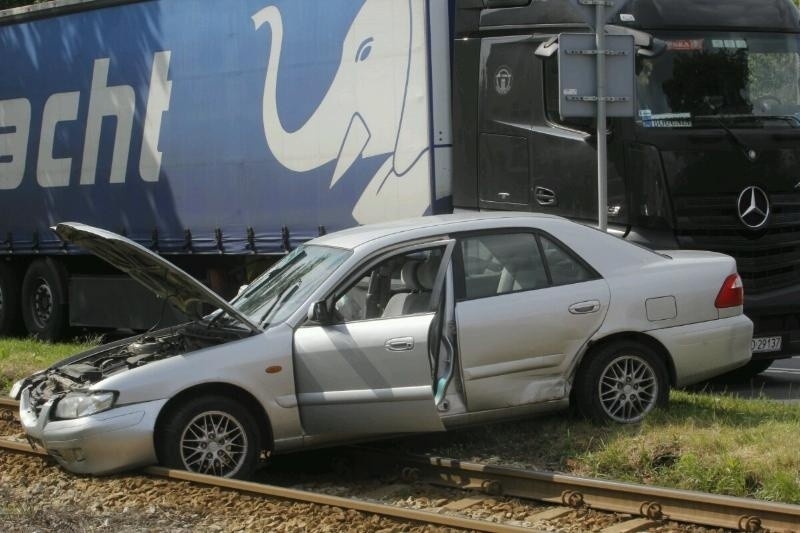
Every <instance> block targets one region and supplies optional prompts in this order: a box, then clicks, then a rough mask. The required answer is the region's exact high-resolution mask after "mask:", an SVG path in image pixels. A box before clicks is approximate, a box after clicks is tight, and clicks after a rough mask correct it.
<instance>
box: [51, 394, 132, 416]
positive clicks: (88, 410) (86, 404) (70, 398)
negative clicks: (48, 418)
mask: <svg viewBox="0 0 800 533" xmlns="http://www.w3.org/2000/svg"><path fill="white" fill-rule="evenodd" d="M116 399H117V395H116V393H114V392H109V391H98V392H70V393H69V394H67V395H66V396H64V397H63V398H61V399H60V400H58V403H57V404H56V413H55V414H56V418H80V417H82V416H89V415H93V414H95V413H100V412H102V411H106V410H108V409H111V408H112V407H114V402H115V401H116Z"/></svg>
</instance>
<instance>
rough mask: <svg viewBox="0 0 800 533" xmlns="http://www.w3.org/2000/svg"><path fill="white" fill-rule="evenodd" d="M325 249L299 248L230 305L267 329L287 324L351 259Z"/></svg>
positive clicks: (340, 253) (343, 253)
mask: <svg viewBox="0 0 800 533" xmlns="http://www.w3.org/2000/svg"><path fill="white" fill-rule="evenodd" d="M350 253H351V252H350V251H348V250H342V249H340V248H330V247H328V246H313V245H312V246H300V247H299V248H296V249H295V250H294V251H293V252H291V253H290V254H289V255H287V256H286V257H284V258H283V259H281V260H280V261H279V262H278V263H276V264H275V265H274V266H273V267H272V268H270V269H269V270H267V271H266V272H265V273H264V274H262V275H261V276H259V277H258V278H257V279H256V280H255V281H254V282H253V283H251V284H250V285H248V287H247V288H246V289H245V290H244V292H242V293H241V294H240V295H239V296H237V297H236V298H235V299H234V300H233V302H231V305H232V306H233V307H234V308H235V309H236V310H237V311H239V312H240V313H242V314H243V315H245V316H247V317H248V318H249V319H250V320H251V321H252V322H255V323H256V324H260V325H262V326H266V325H269V324H275V323H278V322H282V321H284V320H286V319H287V318H288V317H289V316H290V315H292V314H293V313H294V312H295V311H297V309H298V307H300V305H302V304H303V302H305V301H306V299H308V297H309V296H310V295H311V293H312V292H314V291H315V290H316V289H317V288H318V287H319V286H320V285H321V284H322V282H324V281H325V280H327V279H328V278H329V277H330V276H331V275H332V274H333V273H334V272H335V271H336V269H337V268H339V266H340V265H341V264H342V263H343V262H344V261H345V259H347V258H348V257H349V256H350Z"/></svg>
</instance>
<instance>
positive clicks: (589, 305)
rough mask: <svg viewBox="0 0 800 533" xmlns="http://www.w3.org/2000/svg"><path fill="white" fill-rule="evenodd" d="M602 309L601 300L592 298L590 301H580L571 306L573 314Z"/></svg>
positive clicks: (584, 313) (583, 313)
mask: <svg viewBox="0 0 800 533" xmlns="http://www.w3.org/2000/svg"><path fill="white" fill-rule="evenodd" d="M599 310H600V302H598V301H597V300H591V301H588V302H578V303H576V304H572V305H570V306H569V312H570V313H572V314H573V315H588V314H590V313H596V312H598V311H599Z"/></svg>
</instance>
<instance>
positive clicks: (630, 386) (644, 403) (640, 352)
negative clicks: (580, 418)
mask: <svg viewBox="0 0 800 533" xmlns="http://www.w3.org/2000/svg"><path fill="white" fill-rule="evenodd" d="M586 357H587V359H586V360H585V361H584V364H583V365H582V366H581V369H580V370H579V372H578V375H577V376H576V378H575V399H576V401H577V406H578V409H579V411H580V412H581V413H582V414H583V415H584V416H586V417H587V418H590V419H592V420H594V421H597V422H600V423H608V422H616V423H620V424H635V423H637V422H640V421H642V419H644V417H645V416H647V414H648V413H649V412H650V411H652V410H653V409H654V408H656V407H664V406H666V405H667V401H668V400H669V378H668V376H667V369H666V366H665V364H664V361H663V359H662V358H661V357H659V355H658V354H657V353H655V352H654V351H653V350H652V349H651V348H650V347H648V346H646V345H644V344H641V343H638V342H635V341H622V342H615V343H612V344H609V345H607V346H604V347H602V348H600V349H599V350H598V351H596V352H595V353H589V354H587V356H586Z"/></svg>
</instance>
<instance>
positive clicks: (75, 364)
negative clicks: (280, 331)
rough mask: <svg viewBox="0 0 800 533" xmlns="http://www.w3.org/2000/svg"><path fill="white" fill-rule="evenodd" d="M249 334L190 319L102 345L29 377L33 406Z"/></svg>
mask: <svg viewBox="0 0 800 533" xmlns="http://www.w3.org/2000/svg"><path fill="white" fill-rule="evenodd" d="M249 335H250V332H248V331H243V330H240V329H232V328H219V327H215V328H211V327H209V326H208V325H207V324H205V323H202V322H190V323H188V324H184V325H182V326H176V327H172V328H168V329H166V330H161V331H158V332H153V333H145V334H140V335H137V336H135V337H131V338H128V339H125V340H122V341H117V342H114V343H111V344H107V345H104V346H100V347H99V348H95V349H93V350H90V351H89V352H86V353H84V354H78V355H76V356H74V357H72V358H70V359H68V360H67V361H66V362H64V363H62V364H60V365H58V366H54V367H51V368H49V369H47V370H44V371H42V372H40V373H38V374H34V375H33V376H31V377H30V378H28V383H26V386H27V387H29V391H30V401H31V406H32V407H33V408H34V409H35V410H36V412H37V414H38V412H39V410H40V408H41V406H42V405H43V404H44V403H46V402H47V401H49V400H51V399H55V398H57V397H60V396H63V395H64V394H66V393H68V392H71V391H76V390H83V389H87V388H88V387H89V386H90V385H92V384H94V383H97V382H99V381H102V380H104V379H106V378H108V377H110V376H112V375H114V374H117V373H120V372H125V371H128V370H132V369H134V368H138V367H141V366H144V365H147V364H149V363H152V362H154V361H159V360H161V359H166V358H169V357H173V356H176V355H181V354H188V353H191V352H195V351H198V350H201V349H204V348H210V347H212V346H217V345H220V344H225V343H227V342H231V341H234V340H239V339H242V338H244V337H247V336H249Z"/></svg>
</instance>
